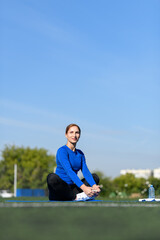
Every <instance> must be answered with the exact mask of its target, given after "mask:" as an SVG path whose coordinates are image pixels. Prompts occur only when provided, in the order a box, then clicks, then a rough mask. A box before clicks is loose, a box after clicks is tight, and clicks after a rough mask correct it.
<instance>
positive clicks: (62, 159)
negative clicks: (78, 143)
mask: <svg viewBox="0 0 160 240" xmlns="http://www.w3.org/2000/svg"><path fill="white" fill-rule="evenodd" d="M56 163H57V168H56V172H55V173H56V174H57V175H58V176H59V177H60V178H61V179H62V180H63V181H65V182H66V183H67V184H74V183H75V184H76V185H77V186H78V187H80V186H81V185H82V184H83V182H82V181H81V180H80V179H79V177H78V176H77V173H78V171H79V170H81V171H82V173H83V176H84V178H85V179H86V181H87V182H88V183H89V185H90V186H91V187H92V186H93V185H94V184H96V183H95V181H94V179H93V177H92V174H91V173H90V171H89V169H88V167H87V165H86V160H85V156H84V154H83V152H82V151H81V150H79V149H76V150H75V152H74V151H72V150H71V149H70V148H69V147H67V146H66V145H64V146H62V147H60V148H59V149H58V151H57V154H56Z"/></svg>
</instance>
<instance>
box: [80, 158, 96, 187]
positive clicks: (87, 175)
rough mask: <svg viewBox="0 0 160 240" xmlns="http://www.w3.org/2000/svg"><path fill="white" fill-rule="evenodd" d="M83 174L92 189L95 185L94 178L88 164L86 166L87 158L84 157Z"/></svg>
mask: <svg viewBox="0 0 160 240" xmlns="http://www.w3.org/2000/svg"><path fill="white" fill-rule="evenodd" d="M82 158H83V159H82V173H83V176H84V178H85V179H86V181H87V182H88V183H89V185H90V186H91V187H92V186H93V185H94V184H96V183H95V181H94V179H93V176H92V174H91V172H90V171H89V169H88V167H87V164H86V159H85V156H84V155H83V156H82Z"/></svg>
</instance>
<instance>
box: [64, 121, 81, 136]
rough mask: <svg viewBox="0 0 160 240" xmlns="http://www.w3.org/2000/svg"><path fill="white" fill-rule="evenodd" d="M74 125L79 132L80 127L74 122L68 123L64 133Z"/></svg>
mask: <svg viewBox="0 0 160 240" xmlns="http://www.w3.org/2000/svg"><path fill="white" fill-rule="evenodd" d="M74 126H75V127H77V128H78V129H79V133H80V134H81V129H80V127H79V126H78V125H77V124H75V123H71V124H69V125H68V126H67V127H66V134H67V132H68V131H69V129H70V128H71V127H74Z"/></svg>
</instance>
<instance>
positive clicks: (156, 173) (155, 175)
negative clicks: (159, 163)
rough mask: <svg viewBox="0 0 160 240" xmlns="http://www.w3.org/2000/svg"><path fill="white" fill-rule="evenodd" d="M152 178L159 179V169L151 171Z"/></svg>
mask: <svg viewBox="0 0 160 240" xmlns="http://www.w3.org/2000/svg"><path fill="white" fill-rule="evenodd" d="M153 177H155V178H158V179H160V168H155V169H154V170H153Z"/></svg>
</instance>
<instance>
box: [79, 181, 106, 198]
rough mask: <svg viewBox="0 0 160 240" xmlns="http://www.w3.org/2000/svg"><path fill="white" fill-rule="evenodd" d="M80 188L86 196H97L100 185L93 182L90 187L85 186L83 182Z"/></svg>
mask: <svg viewBox="0 0 160 240" xmlns="http://www.w3.org/2000/svg"><path fill="white" fill-rule="evenodd" d="M80 188H81V189H82V190H83V192H84V193H85V194H86V195H87V196H88V197H93V196H95V197H97V196H98V195H99V193H100V191H101V190H100V186H99V185H96V184H94V185H93V186H92V187H87V186H86V185H85V184H83V185H82V186H81V187H80Z"/></svg>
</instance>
